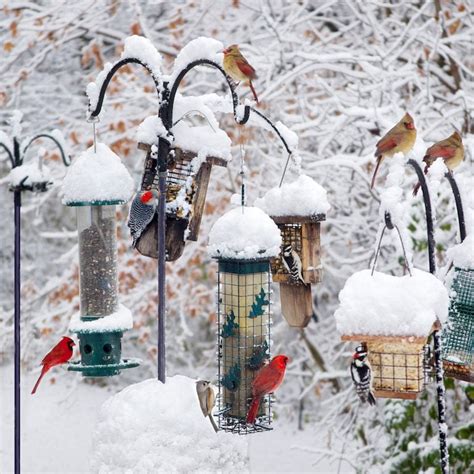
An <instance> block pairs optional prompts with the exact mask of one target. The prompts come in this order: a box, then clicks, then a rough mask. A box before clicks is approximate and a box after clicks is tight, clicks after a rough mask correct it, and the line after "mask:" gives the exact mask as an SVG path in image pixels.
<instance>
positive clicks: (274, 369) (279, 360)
mask: <svg viewBox="0 0 474 474" xmlns="http://www.w3.org/2000/svg"><path fill="white" fill-rule="evenodd" d="M287 363H288V357H287V356H286V355H277V356H275V357H274V358H273V359H272V360H271V361H270V363H269V364H267V365H264V366H263V367H262V368H261V369H260V370H259V371H258V373H257V375H256V376H255V378H254V379H253V382H252V397H253V398H252V402H251V403H250V408H249V411H248V413H247V420H246V421H247V423H250V424H253V423H255V420H256V418H257V413H258V407H259V406H260V402H261V400H262V398H263V397H264V396H265V395H267V394H268V393H272V392H274V391H275V390H276V389H277V388H278V387H279V386H280V384H281V383H282V382H283V377H284V376H285V370H286V364H287Z"/></svg>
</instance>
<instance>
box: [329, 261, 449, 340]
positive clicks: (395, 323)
mask: <svg viewBox="0 0 474 474" xmlns="http://www.w3.org/2000/svg"><path fill="white" fill-rule="evenodd" d="M370 273H371V271H370V270H362V271H360V272H357V273H354V274H353V275H352V276H351V277H349V279H348V280H347V281H346V284H345V285H344V288H343V289H342V290H341V292H340V293H339V302H340V304H339V308H338V309H337V310H336V312H335V313H334V317H335V318H336V326H337V330H338V331H339V332H340V333H341V334H343V335H358V334H361V335H373V336H415V337H427V336H428V335H429V334H430V332H431V328H432V326H433V324H434V323H435V321H436V319H437V318H438V319H439V320H440V321H441V322H444V321H445V320H446V317H447V315H448V305H449V298H448V293H447V291H446V289H445V287H444V285H443V284H442V282H441V281H440V280H438V279H437V278H436V277H435V276H433V275H432V274H431V273H427V272H424V271H422V270H418V269H413V270H412V275H413V276H409V275H406V276H402V277H397V276H392V275H387V274H385V273H379V272H374V275H373V276H371V274H370Z"/></svg>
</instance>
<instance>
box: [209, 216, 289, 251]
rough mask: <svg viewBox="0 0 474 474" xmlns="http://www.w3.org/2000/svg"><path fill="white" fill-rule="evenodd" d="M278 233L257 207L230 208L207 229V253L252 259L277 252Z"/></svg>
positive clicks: (275, 227)
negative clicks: (208, 230) (209, 229)
mask: <svg viewBox="0 0 474 474" xmlns="http://www.w3.org/2000/svg"><path fill="white" fill-rule="evenodd" d="M280 245H281V234H280V230H279V229H278V227H277V225H276V224H275V223H274V222H273V221H272V219H270V217H269V216H268V215H267V214H265V213H264V212H263V211H262V210H261V209H259V208H257V207H245V208H244V209H243V212H242V208H241V207H237V208H235V209H232V210H231V211H229V212H227V213H225V214H224V215H223V216H222V217H220V218H219V219H218V220H217V221H216V223H215V224H214V225H213V227H212V229H211V231H210V232H209V244H208V247H207V249H208V252H209V254H210V255H211V256H212V257H215V258H223V259H227V258H229V259H236V260H253V259H261V258H270V257H275V256H277V255H278V254H279V253H280Z"/></svg>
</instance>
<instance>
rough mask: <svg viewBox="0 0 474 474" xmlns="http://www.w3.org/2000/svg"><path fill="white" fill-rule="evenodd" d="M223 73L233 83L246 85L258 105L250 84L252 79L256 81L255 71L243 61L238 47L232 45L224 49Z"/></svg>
mask: <svg viewBox="0 0 474 474" xmlns="http://www.w3.org/2000/svg"><path fill="white" fill-rule="evenodd" d="M223 65H224V71H225V72H226V74H228V75H229V76H230V77H231V78H232V79H234V81H237V82H240V81H243V82H244V83H245V84H247V85H248V86H249V87H250V89H251V91H252V94H253V97H254V99H255V102H257V104H258V97H257V93H256V92H255V89H254V87H253V84H252V80H253V79H257V74H256V73H255V69H254V68H253V67H252V66H251V65H250V64H249V62H248V61H247V60H246V59H245V57H244V56H243V54H242V53H241V52H240V49H239V47H238V45H236V44H232V45H230V46H229V47H228V48H226V49H224V63H223Z"/></svg>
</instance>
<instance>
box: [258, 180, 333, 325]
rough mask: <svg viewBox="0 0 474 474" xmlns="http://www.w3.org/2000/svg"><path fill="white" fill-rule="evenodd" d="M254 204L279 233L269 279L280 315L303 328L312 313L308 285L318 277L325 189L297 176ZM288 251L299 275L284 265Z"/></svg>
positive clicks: (320, 274) (319, 276) (320, 271)
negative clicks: (275, 285) (297, 263)
mask: <svg viewBox="0 0 474 474" xmlns="http://www.w3.org/2000/svg"><path fill="white" fill-rule="evenodd" d="M255 205H256V206H257V207H260V208H261V209H263V210H264V211H265V212H268V213H269V214H270V216H271V218H272V219H273V221H274V222H275V224H276V225H277V226H278V228H279V229H280V232H281V237H282V244H281V249H280V253H279V255H278V256H277V257H275V258H273V259H272V261H271V270H272V277H273V281H274V282H275V283H279V284H280V300H281V311H282V314H283V316H284V317H285V319H286V321H287V322H288V324H289V325H290V326H293V327H298V328H304V327H306V326H307V325H308V323H309V321H310V320H311V316H312V315H313V299H312V294H311V285H312V284H316V283H319V282H320V281H321V278H322V268H321V222H322V221H324V220H325V219H326V214H325V213H326V212H327V210H328V209H329V204H328V202H327V199H326V191H325V190H324V189H323V188H322V187H321V186H319V185H318V184H317V183H316V182H315V181H313V180H312V179H311V178H309V177H308V176H305V175H301V176H299V177H298V179H297V180H296V181H294V182H292V183H289V184H284V185H283V186H281V187H279V188H273V189H271V190H270V191H268V193H267V194H266V195H265V196H264V197H263V198H262V199H258V200H257V201H256V203H255ZM290 252H291V253H292V254H293V256H294V258H292V257H291V256H290V258H291V259H292V261H294V260H295V259H296V260H299V261H300V262H301V277H302V278H300V277H299V276H298V272H296V271H294V272H292V271H291V267H289V265H288V256H287V254H289V253H290ZM295 254H296V255H295ZM285 260H286V262H285Z"/></svg>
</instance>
